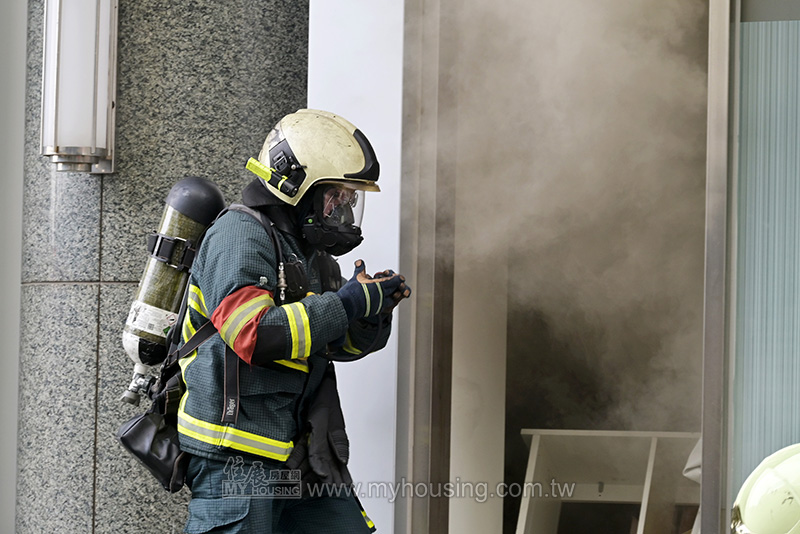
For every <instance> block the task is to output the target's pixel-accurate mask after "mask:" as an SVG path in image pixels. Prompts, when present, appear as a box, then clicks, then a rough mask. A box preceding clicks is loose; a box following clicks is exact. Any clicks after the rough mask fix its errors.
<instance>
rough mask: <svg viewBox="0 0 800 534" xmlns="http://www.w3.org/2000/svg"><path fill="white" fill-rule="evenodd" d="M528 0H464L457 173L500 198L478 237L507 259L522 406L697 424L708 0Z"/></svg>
mask: <svg viewBox="0 0 800 534" xmlns="http://www.w3.org/2000/svg"><path fill="white" fill-rule="evenodd" d="M515 5H516V7H517V9H506V8H504V9H502V10H500V9H495V8H490V7H488V6H487V5H486V4H485V3H484V4H481V3H477V2H473V3H471V4H470V5H469V7H468V8H467V7H466V6H465V10H464V11H463V12H462V13H461V14H460V15H459V16H460V17H462V24H461V28H469V31H463V30H462V33H461V34H460V35H459V40H460V43H461V47H460V48H459V57H458V60H459V64H460V65H462V66H463V67H462V68H461V69H460V70H459V73H458V75H459V76H460V81H461V83H460V86H461V87H466V88H468V89H465V90H462V91H461V92H460V93H459V94H458V98H459V109H460V110H462V113H460V114H459V117H458V128H459V131H460V132H462V133H461V137H460V138H459V159H460V167H459V168H460V169H461V172H460V173H459V182H458V187H459V188H462V187H470V186H471V185H470V184H471V182H470V178H469V177H470V176H472V177H474V179H475V183H474V188H475V189H476V190H478V192H475V193H470V194H471V195H473V196H474V197H475V198H476V199H477V198H481V199H482V202H483V204H484V206H486V205H488V207H486V208H485V209H486V212H487V213H495V214H500V215H499V216H497V217H494V218H492V217H487V218H486V219H480V222H475V223H474V224H473V225H472V226H470V228H472V230H471V231H472V232H473V233H474V237H473V239H472V240H471V244H470V246H471V247H472V248H473V250H471V251H470V253H474V254H475V255H476V256H482V257H486V256H490V257H491V256H494V255H496V256H498V257H506V256H508V257H509V258H510V259H509V277H510V280H511V282H510V290H509V311H510V314H511V315H510V319H509V324H510V327H509V355H508V357H509V360H508V361H509V366H510V367H511V366H513V376H512V374H511V373H510V375H509V376H510V382H509V385H508V386H509V391H508V393H507V397H508V399H509V408H513V405H514V398H513V397H514V396H519V405H520V406H531V399H532V398H534V399H538V400H540V401H541V402H542V403H543V404H540V405H539V408H540V409H541V410H544V411H548V410H549V413H548V414H547V415H546V416H543V415H541V414H539V415H538V416H536V417H532V418H531V419H532V420H531V421H529V423H528V426H530V425H532V424H536V423H540V424H545V425H552V426H564V427H566V426H570V425H571V426H573V427H584V428H587V427H593V428H624V429H652V430H686V431H689V430H698V429H699V415H700V414H699V407H700V405H699V402H700V367H701V353H702V293H703V291H702V288H703V240H704V184H705V178H704V169H705V110H706V47H707V38H706V27H707V19H706V16H707V14H706V11H707V5H706V3H705V2H702V1H699V0H674V1H669V2H663V1H662V2H659V1H656V0H635V1H634V0H605V1H586V0H582V1H581V0H559V1H555V0H538V1H535V2H521V1H519V2H516V3H515ZM498 117H502V118H503V121H498ZM472 122H474V123H475V124H474V127H471V125H472ZM498 186H499V187H498ZM498 191H500V192H503V193H505V194H502V193H501V194H500V195H491V194H487V193H488V192H498ZM483 209H484V208H481V210H483ZM459 213H461V212H459ZM471 215H475V214H471ZM457 217H458V216H457ZM476 219H478V218H477V217H476ZM462 251H463V249H462ZM461 261H464V257H463V256H462V260H461ZM537 329H538V330H537ZM554 360H555V362H554ZM521 367H529V368H530V370H531V371H530V373H525V372H522V371H521ZM515 381H517V382H516V383H515ZM526 384H527V387H526ZM527 411H528V412H530V411H531V409H530V408H528V409H527ZM581 412H582V413H581ZM567 423H569V424H567Z"/></svg>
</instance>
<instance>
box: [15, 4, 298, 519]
mask: <svg viewBox="0 0 800 534" xmlns="http://www.w3.org/2000/svg"><path fill="white" fill-rule="evenodd" d="M42 19H43V3H42V0H30V2H29V14H28V80H27V81H28V89H27V102H26V107H27V109H26V120H27V123H26V133H25V135H26V141H25V146H26V148H25V198H24V207H23V209H24V230H23V234H24V235H23V239H24V244H23V271H22V282H23V287H22V332H21V355H20V396H19V400H20V407H19V440H18V447H19V450H18V483H17V520H16V523H17V532H18V533H19V534H25V533H39V532H65V533H66V532H70V533H71V532H92V533H112V532H113V533H115V534H121V533H145V532H148V533H149V532H181V531H182V529H183V523H184V521H185V518H186V502H187V501H188V497H189V493H188V491H187V490H186V489H184V490H183V491H182V492H180V493H178V494H175V495H168V494H167V493H166V492H165V491H164V490H162V489H161V488H160V486H159V485H158V484H157V483H156V482H155V480H154V479H152V477H151V476H150V475H149V474H148V473H146V472H145V471H144V468H142V467H141V466H140V465H139V464H137V463H136V461H135V460H133V459H132V458H131V457H129V456H128V455H127V454H126V453H125V451H124V450H123V449H122V448H121V447H120V446H119V444H118V443H117V442H116V439H115V437H114V434H115V432H116V429H117V428H118V427H119V425H120V424H121V423H122V422H123V421H124V420H126V419H128V418H130V417H132V416H133V415H134V414H135V413H137V412H139V411H140V410H141V409H142V408H134V407H132V406H130V405H126V404H124V403H122V402H121V401H120V400H119V397H120V395H121V394H122V392H123V391H124V389H125V388H126V387H127V384H128V382H129V381H130V376H131V371H132V362H131V361H130V360H129V359H128V357H127V355H126V354H125V352H124V351H123V349H122V344H121V335H122V327H123V324H124V322H125V318H126V316H127V313H128V310H129V308H130V303H131V300H132V298H133V295H134V293H135V290H136V287H137V283H138V280H139V277H140V276H141V274H142V270H143V268H144V264H145V261H146V252H145V247H144V242H145V235H146V234H147V232H149V231H151V230H153V229H155V228H156V227H157V226H158V222H159V219H160V216H161V211H162V210H163V206H164V204H163V201H164V199H165V197H166V195H167V193H168V191H169V190H170V188H171V187H172V185H173V184H174V183H175V182H176V181H177V180H179V179H180V178H182V177H184V176H186V175H195V176H205V177H207V178H210V179H212V180H214V181H215V182H216V183H217V184H218V185H219V186H220V188H221V189H222V191H223V192H224V194H225V198H226V201H228V202H233V201H238V200H239V198H240V196H239V193H240V191H241V189H242V187H243V186H244V184H246V183H247V182H248V181H249V180H250V176H249V173H248V172H247V171H245V170H244V165H245V163H246V161H247V158H248V157H250V156H255V155H257V154H258V151H259V150H260V148H261V143H262V142H263V140H264V137H265V136H266V134H267V132H268V130H269V128H270V127H271V126H272V125H273V124H274V123H275V122H276V121H277V120H278V119H279V118H280V117H281V116H282V115H283V114H285V113H287V112H290V111H294V110H295V109H297V108H300V107H304V106H305V102H306V79H307V71H308V69H307V55H308V1H305V2H293V3H285V2H279V1H277V0H268V1H256V0H244V1H242V2H230V3H226V2H214V1H211V0H195V1H192V2H181V3H169V2H166V3H165V2H158V1H156V0H138V1H136V2H127V1H125V0H122V1H120V3H119V49H118V74H117V78H118V90H117V91H118V95H117V101H116V102H117V124H116V136H117V141H116V150H117V160H116V169H117V172H116V173H114V174H111V175H105V176H93V175H88V174H69V173H63V174H62V173H59V174H56V173H55V172H54V171H53V170H52V168H51V164H50V163H49V162H48V161H47V160H45V159H44V158H42V157H41V156H39V121H40V102H41V100H40V91H41V57H42Z"/></svg>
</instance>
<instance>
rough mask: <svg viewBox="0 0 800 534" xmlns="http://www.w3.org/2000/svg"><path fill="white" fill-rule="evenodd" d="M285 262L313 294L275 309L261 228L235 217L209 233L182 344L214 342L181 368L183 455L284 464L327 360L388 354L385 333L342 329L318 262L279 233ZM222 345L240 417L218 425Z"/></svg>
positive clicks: (273, 274) (357, 325) (270, 261)
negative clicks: (209, 327) (297, 268)
mask: <svg viewBox="0 0 800 534" xmlns="http://www.w3.org/2000/svg"><path fill="white" fill-rule="evenodd" d="M277 235H278V239H279V240H280V244H281V248H282V252H283V257H284V261H289V260H294V259H296V260H299V261H300V262H301V263H302V264H303V267H304V268H305V271H306V273H307V275H308V280H309V289H310V291H311V292H310V293H309V294H308V295H307V296H306V297H304V298H302V299H301V300H299V301H297V302H294V303H290V304H284V305H282V306H278V305H277V304H276V300H277V295H276V294H275V287H276V282H277V260H276V253H275V250H274V245H273V243H272V241H271V239H270V237H269V235H268V234H267V232H266V231H265V230H264V227H263V226H262V225H261V224H260V223H259V222H258V221H257V220H256V219H255V218H253V217H252V216H251V215H248V214H245V213H241V212H235V211H231V212H228V213H226V214H225V215H223V216H222V217H221V218H220V219H219V220H218V221H217V222H216V223H215V224H214V225H213V226H212V227H211V229H210V230H209V231H208V234H207V235H206V237H205V239H204V240H203V244H202V246H201V248H200V250H199V251H198V255H197V258H196V260H195V262H194V265H193V267H192V275H191V281H190V287H189V292H190V293H189V301H188V302H189V311H188V313H187V314H186V320H185V321H184V324H183V331H182V337H183V340H184V342H185V341H186V340H187V339H188V338H189V337H191V335H192V334H193V333H194V332H195V331H196V330H197V329H198V328H199V327H200V326H202V325H203V324H204V323H205V322H206V321H208V320H211V321H213V322H214V325H215V326H216V327H217V329H218V331H219V333H218V334H215V335H214V336H213V337H212V338H211V339H210V340H209V341H207V342H206V343H205V344H204V345H202V346H201V347H200V348H199V349H198V350H197V351H196V352H195V354H193V355H191V356H189V357H187V358H185V359H184V360H183V361H182V365H181V367H182V369H183V377H184V380H185V382H186V386H187V391H186V393H185V394H184V396H183V398H182V400H181V407H180V411H179V414H178V431H179V434H180V443H181V448H182V449H183V450H185V451H188V452H190V453H191V454H194V455H197V456H202V457H207V458H215V459H223V460H224V459H225V458H226V457H227V456H229V455H231V454H241V453H247V454H250V455H254V456H257V457H267V458H272V459H275V460H279V461H283V460H285V459H286V458H287V457H288V455H289V453H290V452H291V450H292V447H293V445H294V440H295V439H296V438H297V436H298V434H299V432H300V430H301V429H302V426H303V421H304V417H305V409H306V405H307V402H308V399H310V398H312V397H313V394H314V392H315V391H316V389H317V387H318V386H319V383H320V381H321V379H322V376H323V374H324V370H325V366H326V365H327V363H328V360H327V359H326V355H327V354H329V353H331V352H335V353H344V354H358V353H359V352H361V351H364V350H366V349H367V348H368V347H370V346H371V345H372V344H373V342H375V347H374V349H373V350H377V349H380V348H382V347H384V346H385V344H386V341H387V339H388V337H389V332H390V328H388V325H387V326H385V327H384V328H383V329H381V331H380V339H377V340H376V339H375V338H376V333H377V327H376V326H374V325H372V324H369V323H367V322H366V321H363V320H362V321H355V322H354V323H352V324H351V325H348V323H347V316H346V314H345V311H344V308H343V306H342V302H341V300H340V299H339V297H338V296H337V295H336V293H334V292H327V293H322V294H320V293H321V284H320V276H319V269H318V267H317V265H316V261H317V258H316V253H314V252H313V251H310V250H304V249H303V247H302V246H301V243H300V242H299V241H298V240H297V239H295V238H294V237H293V236H291V235H288V234H285V233H283V232H280V231H279V232H277ZM225 343H227V344H228V345H229V346H231V347H232V348H233V349H234V350H235V351H236V354H237V355H238V356H239V358H240V359H239V392H240V403H239V414H238V419H237V422H236V423H235V424H224V423H222V413H223V403H224V401H223V376H224V373H223V371H224V355H225Z"/></svg>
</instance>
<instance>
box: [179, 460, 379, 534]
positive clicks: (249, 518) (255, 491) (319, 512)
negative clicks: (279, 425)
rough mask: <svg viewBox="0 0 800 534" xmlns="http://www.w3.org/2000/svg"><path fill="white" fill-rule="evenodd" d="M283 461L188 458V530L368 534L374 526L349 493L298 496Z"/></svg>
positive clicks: (248, 533) (188, 532)
mask: <svg viewBox="0 0 800 534" xmlns="http://www.w3.org/2000/svg"><path fill="white" fill-rule="evenodd" d="M282 466H283V464H281V463H279V462H274V461H270V460H267V459H265V460H263V461H255V462H248V463H245V462H244V461H243V459H242V458H241V457H231V458H229V459H228V461H227V462H222V461H219V460H211V459H208V458H200V457H197V456H194V457H192V459H191V462H190V464H189V469H188V473H187V476H186V482H187V485H188V486H189V488H190V489H191V490H192V500H191V501H190V502H189V519H188V521H187V523H186V529H185V532H186V534H202V533H207V532H208V533H212V532H213V533H226V534H323V533H324V534H368V533H370V532H374V531H375V528H374V526H373V525H372V522H371V521H370V520H369V518H367V517H366V514H365V513H363V511H362V510H361V506H360V505H359V503H358V501H357V499H356V497H355V496H354V495H352V494H351V493H350V492H341V493H340V494H339V495H335V494H333V495H331V494H328V495H324V496H302V497H301V496H300V494H299V488H300V483H299V481H296V483H295V481H294V480H293V478H292V476H291V474H290V472H288V471H287V470H286V469H285V468H282Z"/></svg>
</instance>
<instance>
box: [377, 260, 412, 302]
mask: <svg viewBox="0 0 800 534" xmlns="http://www.w3.org/2000/svg"><path fill="white" fill-rule="evenodd" d="M391 276H398V277H399V278H400V285H399V286H398V288H397V289H396V290H395V291H394V293H392V302H391V304H390V305H389V306H388V307H386V308H384V309H383V313H390V312H391V311H392V310H393V309H394V307H395V306H397V305H398V304H400V301H401V300H403V299H407V298H408V297H410V296H411V286H409V285H408V283H407V282H406V277H405V276H403V275H402V274H397V273H395V272H394V271H393V270H391V269H387V270H385V271H383V272H381V273H375V276H373V277H372V278H373V279H375V278H388V277H391Z"/></svg>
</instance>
